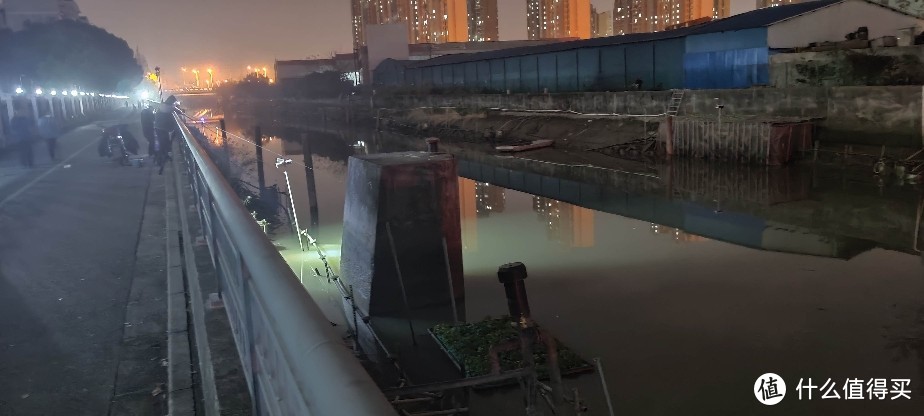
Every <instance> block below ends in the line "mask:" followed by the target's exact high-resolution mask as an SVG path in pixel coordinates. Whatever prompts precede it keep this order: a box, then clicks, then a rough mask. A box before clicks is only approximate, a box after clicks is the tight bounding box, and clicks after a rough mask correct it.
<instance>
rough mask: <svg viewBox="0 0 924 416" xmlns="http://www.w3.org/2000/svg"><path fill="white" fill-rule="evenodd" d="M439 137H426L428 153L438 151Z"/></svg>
mask: <svg viewBox="0 0 924 416" xmlns="http://www.w3.org/2000/svg"><path fill="white" fill-rule="evenodd" d="M439 147H440V139H437V138H436V137H431V138H429V139H427V151H428V152H430V153H439Z"/></svg>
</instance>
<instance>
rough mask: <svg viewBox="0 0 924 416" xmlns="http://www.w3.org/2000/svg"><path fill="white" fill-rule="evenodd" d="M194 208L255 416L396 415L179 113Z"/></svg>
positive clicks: (178, 121) (178, 117)
mask: <svg viewBox="0 0 924 416" xmlns="http://www.w3.org/2000/svg"><path fill="white" fill-rule="evenodd" d="M174 117H175V118H176V122H177V124H178V126H179V128H180V132H181V133H182V136H183V139H184V142H185V146H181V147H182V148H183V149H184V150H183V154H184V157H185V158H186V162H187V164H186V165H187V170H188V174H189V178H190V182H191V184H192V188H193V192H194V196H195V197H196V206H197V207H198V212H199V216H200V219H201V222H202V225H203V229H204V233H205V237H206V238H207V241H208V246H209V249H210V251H211V254H212V262H213V264H214V266H215V270H216V272H217V274H218V279H219V282H220V285H221V291H222V295H223V300H224V304H225V308H226V309H227V312H228V318H229V320H230V321H231V327H232V331H233V332H234V338H235V342H236V343H237V347H238V352H239V354H240V356H241V362H242V365H243V368H244V372H245V373H246V377H247V383H248V386H249V388H250V393H251V398H252V400H253V404H254V409H255V411H256V414H258V415H318V416H328V415H350V416H366V415H369V416H372V415H375V416H382V415H397V413H396V411H395V410H394V408H393V407H392V406H391V405H390V404H389V402H388V400H386V398H385V396H384V395H383V393H382V392H381V391H380V390H379V388H378V387H377V386H376V384H375V383H374V382H373V381H372V378H371V377H370V376H369V374H367V373H366V371H365V370H364V369H363V368H362V366H361V365H360V363H359V360H358V359H357V358H356V357H355V356H353V354H352V352H351V351H350V350H349V349H348V348H347V347H346V345H344V343H343V340H342V339H341V338H340V336H338V334H337V333H335V332H334V331H333V329H332V328H331V325H330V321H329V320H328V319H327V318H326V317H325V316H324V315H323V313H322V312H321V309H320V308H319V307H318V305H317V304H316V303H315V302H314V300H312V299H311V297H310V296H309V295H308V293H307V292H306V291H305V289H304V288H303V287H302V286H301V284H300V283H299V281H298V278H297V277H296V276H295V274H294V273H293V271H292V270H291V269H290V268H289V266H288V264H286V262H285V260H283V258H282V256H280V255H279V252H278V250H277V249H276V247H275V246H273V244H272V243H271V242H270V241H269V239H267V238H266V236H265V234H264V233H263V230H261V229H260V227H259V226H258V225H257V224H256V222H255V221H254V220H253V217H252V216H251V215H250V214H249V213H248V212H247V210H246V209H244V206H243V204H242V203H241V201H240V199H239V198H238V196H237V194H236V193H235V192H234V190H232V188H231V186H230V185H229V184H228V182H227V181H226V180H225V178H224V177H223V176H222V174H221V172H220V171H219V169H218V167H217V166H216V165H215V163H214V162H212V160H211V159H210V158H209V156H208V154H207V153H206V151H205V149H204V148H203V147H202V145H201V144H200V143H199V142H198V141H197V139H196V137H195V136H194V135H193V134H192V132H191V131H190V130H189V128H188V127H187V126H186V125H185V123H184V122H183V120H182V118H181V116H180V115H178V114H177V115H175V116H174Z"/></svg>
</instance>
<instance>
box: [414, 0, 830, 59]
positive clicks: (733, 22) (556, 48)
mask: <svg viewBox="0 0 924 416" xmlns="http://www.w3.org/2000/svg"><path fill="white" fill-rule="evenodd" d="M843 1H845V0H815V1H809V2H805V3H796V4H787V5H783V6H777V7H767V8H763V9H758V10H753V11H750V12H747V13H742V14H738V15H735V16H731V17H726V18H724V19H719V20H714V21H711V22H708V23H703V24H701V25H697V26H691V27H686V28H681V29H675V30H667V31H664V32H653V33H633V34H629V35H619V36H608V37H603V38H593V39H586V40H576V41H571V42H560V43H553V44H548V45H540V46H523V47H519V48H510V49H501V50H496V51H489V52H479V53H470V54H453V55H443V56H439V57H436V58H432V59H428V60H426V61H416V62H415V63H413V64H411V65H409V67H410V68H421V67H428V66H437V65H449V64H458V63H464V62H474V61H484V60H489V59H499V58H509V57H514V56H523V55H532V54H539V53H551V52H561V51H567V50H572V49H580V48H594V47H601V46H613V45H623V44H630V43H640V42H652V41H657V40H666V39H674V38H681V37H685V36H690V35H700V34H705V33H716V32H727V31H735V30H746V29H754V28H759V27H765V26H769V25H772V24H774V23H777V22H781V21H783V20H787V19H790V18H793V17H796V16H799V15H802V14H805V13H809V12H812V11H815V10H818V9H821V8H823V7H827V6H830V5H832V4H836V3H841V2H843Z"/></svg>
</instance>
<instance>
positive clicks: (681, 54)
mask: <svg viewBox="0 0 924 416" xmlns="http://www.w3.org/2000/svg"><path fill="white" fill-rule="evenodd" d="M922 26H924V24H922V20H920V19H918V18H916V17H914V16H910V15H907V14H904V13H902V12H899V11H897V10H893V9H890V8H887V7H884V6H881V5H879V4H876V3H871V2H868V1H865V0H818V1H812V2H806V3H799V4H792V5H785V6H779V7H771V8H766V9H760V10H754V11H751V12H747V13H743V14H739V15H736V16H732V17H728V18H725V19H720V20H715V21H712V22H709V23H705V24H701V25H698V26H692V27H687V28H682V29H677V30H671V31H665V32H656V33H641V34H630V35H622V36H612V37H605V38H596V39H589V40H581V41H573V42H563V43H557V44H550V45H542V46H532V47H522V48H513V49H505V50H499V51H491V52H484V53H476V54H467V55H450V56H442V57H438V58H434V59H430V60H426V61H420V62H394V61H392V62H388V63H387V65H383V66H382V67H377V68H376V75H375V76H374V78H375V79H380V80H382V81H383V82H379V84H382V85H384V84H386V83H385V82H384V81H388V82H389V83H391V82H394V83H396V84H401V85H404V86H416V87H423V88H432V87H436V88H464V89H468V90H473V91H479V92H487V91H490V92H504V91H510V92H546V91H547V92H579V91H621V90H630V89H634V88H640V89H644V90H648V89H674V88H690V89H710V88H748V87H751V86H760V85H769V84H770V73H769V61H770V58H769V57H770V56H771V55H773V54H775V53H780V52H787V51H791V50H793V49H794V48H802V47H807V46H809V45H810V44H812V43H820V42H838V41H843V40H845V35H847V34H848V33H853V32H856V31H857V29H858V28H860V27H866V28H867V29H868V33H869V39H876V38H879V37H883V36H894V35H897V34H899V33H907V31H908V29H909V28H915V29H914V30H917V31H920V29H921V28H922ZM401 80H403V82H402V81H401Z"/></svg>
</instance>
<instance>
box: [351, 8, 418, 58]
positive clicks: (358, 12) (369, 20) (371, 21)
mask: <svg viewBox="0 0 924 416" xmlns="http://www.w3.org/2000/svg"><path fill="white" fill-rule="evenodd" d="M419 2H420V0H352V3H351V7H352V11H353V48H354V50H359V49H360V48H361V47H362V46H363V45H365V44H366V26H371V25H383V24H390V23H404V24H406V25H407V27H408V40H409V41H410V40H412V39H414V37H415V27H414V21H415V19H414V13H413V10H414V9H413V8H412V7H413V6H416V5H417V4H416V3H419Z"/></svg>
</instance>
